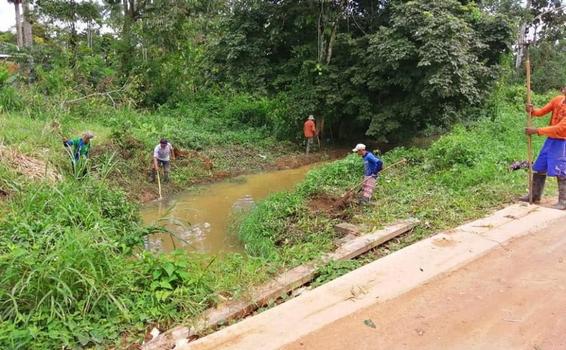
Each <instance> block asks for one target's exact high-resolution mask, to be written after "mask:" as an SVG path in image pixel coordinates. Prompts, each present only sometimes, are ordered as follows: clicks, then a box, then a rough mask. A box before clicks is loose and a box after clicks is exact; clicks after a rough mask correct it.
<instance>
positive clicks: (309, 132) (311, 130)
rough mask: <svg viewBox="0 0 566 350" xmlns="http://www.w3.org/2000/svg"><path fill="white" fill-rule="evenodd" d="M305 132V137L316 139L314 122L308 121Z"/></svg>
mask: <svg viewBox="0 0 566 350" xmlns="http://www.w3.org/2000/svg"><path fill="white" fill-rule="evenodd" d="M303 131H304V132H305V137H314V135H316V126H315V125H314V121H312V120H307V121H306V122H305V126H304V128H303Z"/></svg>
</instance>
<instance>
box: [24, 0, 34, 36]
mask: <svg viewBox="0 0 566 350" xmlns="http://www.w3.org/2000/svg"><path fill="white" fill-rule="evenodd" d="M22 7H23V9H24V19H23V22H22V32H23V33H22V39H23V45H24V46H25V47H30V46H32V44H33V33H32V22H31V18H32V15H31V11H30V8H29V0H22Z"/></svg>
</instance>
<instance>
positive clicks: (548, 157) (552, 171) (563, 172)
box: [533, 137, 566, 177]
mask: <svg viewBox="0 0 566 350" xmlns="http://www.w3.org/2000/svg"><path fill="white" fill-rule="evenodd" d="M533 170H534V171H536V172H537V173H546V175H548V176H558V177H562V176H566V140H562V139H552V138H550V137H549V138H547V139H546V141H544V145H543V146H542V149H541V150H540V153H539V154H538V157H537V160H536V161H535V163H534V164H533Z"/></svg>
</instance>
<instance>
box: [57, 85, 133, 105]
mask: <svg viewBox="0 0 566 350" xmlns="http://www.w3.org/2000/svg"><path fill="white" fill-rule="evenodd" d="M125 89H126V85H125V84H124V86H122V87H121V88H119V89H116V90H111V91H105V92H94V93H92V94H88V95H86V96H83V97H79V98H75V99H73V100H65V101H63V102H61V109H63V108H64V107H65V105H66V104H71V103H75V102H79V101H82V100H86V99H88V98H91V97H95V96H106V97H108V98H109V99H110V101H112V105H113V106H114V107H116V102H115V101H114V99H113V98H112V96H111V95H110V94H113V93H116V92H121V91H124V90H125Z"/></svg>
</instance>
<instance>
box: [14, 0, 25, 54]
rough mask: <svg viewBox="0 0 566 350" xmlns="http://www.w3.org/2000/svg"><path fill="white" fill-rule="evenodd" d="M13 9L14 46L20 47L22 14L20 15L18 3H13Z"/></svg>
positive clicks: (22, 41)
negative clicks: (14, 16)
mask: <svg viewBox="0 0 566 350" xmlns="http://www.w3.org/2000/svg"><path fill="white" fill-rule="evenodd" d="M14 9H15V10H16V45H18V47H22V46H23V45H24V39H23V30H22V14H21V13H20V1H19V0H16V1H14Z"/></svg>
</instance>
